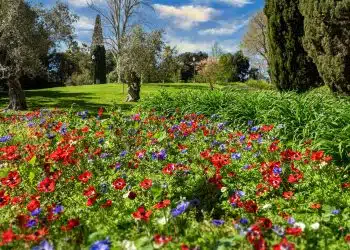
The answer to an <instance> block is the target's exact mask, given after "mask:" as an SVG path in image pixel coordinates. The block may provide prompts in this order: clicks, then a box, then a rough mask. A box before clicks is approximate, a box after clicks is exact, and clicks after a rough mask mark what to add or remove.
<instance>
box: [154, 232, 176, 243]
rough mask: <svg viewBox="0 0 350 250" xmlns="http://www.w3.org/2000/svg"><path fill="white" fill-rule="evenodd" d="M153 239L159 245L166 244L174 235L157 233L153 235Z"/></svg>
mask: <svg viewBox="0 0 350 250" xmlns="http://www.w3.org/2000/svg"><path fill="white" fill-rule="evenodd" d="M153 240H154V242H155V243H156V244H157V245H164V244H167V243H168V242H169V241H171V240H172V237H171V236H164V235H160V234H156V235H154V236H153Z"/></svg>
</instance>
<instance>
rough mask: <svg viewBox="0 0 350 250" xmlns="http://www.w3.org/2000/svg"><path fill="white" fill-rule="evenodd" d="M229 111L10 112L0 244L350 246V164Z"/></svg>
mask: <svg viewBox="0 0 350 250" xmlns="http://www.w3.org/2000/svg"><path fill="white" fill-rule="evenodd" d="M217 95H218V94H217ZM219 97H220V95H219ZM164 98H165V99H167V98H169V97H168V96H164ZM201 98H202V97H199V98H198V99H197V100H199V101H200V100H201ZM212 98H214V97H212ZM222 100H226V99H220V98H219V99H218V103H219V104H218V105H220V103H221V101H222ZM207 101H208V102H209V103H211V101H212V99H207ZM192 104H194V102H192ZM146 106H147V105H146ZM159 106H160V105H158V106H157V107H159ZM162 107H164V106H162ZM184 107H185V108H186V107H187V106H184ZM247 109H249V108H247ZM185 111H186V110H185ZM231 112H235V111H234V110H233V111H231ZM236 112H237V111H236ZM247 112H248V111H247ZM226 118H227V117H222V116H221V117H220V116H219V115H211V116H205V115H203V114H197V113H188V114H183V113H182V110H174V112H173V113H171V114H169V112H168V113H167V114H165V115H164V114H156V113H153V112H151V113H145V112H141V113H135V114H133V115H131V116H123V115H122V113H121V112H118V111H113V112H109V114H103V110H102V109H100V110H99V112H98V116H97V117H96V116H89V114H88V113H87V112H84V111H83V112H69V113H68V112H66V111H59V110H55V111H49V110H40V111H36V112H30V113H27V114H24V115H19V114H18V115H6V114H2V115H1V116H0V121H1V123H0V131H1V132H0V133H1V134H0V176H1V177H0V178H1V186H0V212H1V217H0V232H1V234H0V235H1V238H0V239H1V243H0V244H1V248H2V249H28V248H32V249H53V247H54V248H55V249H93V250H95V249H158V248H163V249H182V250H185V249H233V248H236V249H252V248H253V249H271V248H273V249H276V250H277V249H326V248H327V249H346V248H347V247H349V245H348V244H349V241H350V235H349V226H350V225H349V221H350V220H349V200H350V195H349V187H350V183H349V179H348V176H347V172H346V169H345V168H344V167H339V166H337V165H336V164H335V163H334V162H333V161H332V157H331V156H329V155H327V154H326V153H324V152H323V151H321V150H318V149H317V147H315V146H313V145H311V144H312V142H311V141H305V140H304V141H300V143H295V144H293V145H290V144H289V143H290V142H289V141H287V140H285V138H283V137H280V135H283V133H284V132H285V130H286V127H285V126H288V125H289V124H285V125H283V126H282V125H281V123H280V122H275V123H273V124H270V123H269V124H265V123H261V124H257V123H256V122H254V121H251V120H250V119H247V120H246V121H245V122H244V125H243V120H244V117H242V118H239V119H240V121H241V122H242V124H240V126H236V125H235V124H234V123H232V122H231V123H229V122H226V121H227V119H226ZM252 118H255V116H252ZM282 122H284V120H283V121H282ZM311 148H312V149H311Z"/></svg>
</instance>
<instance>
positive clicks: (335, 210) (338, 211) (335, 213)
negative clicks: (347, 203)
mask: <svg viewBox="0 0 350 250" xmlns="http://www.w3.org/2000/svg"><path fill="white" fill-rule="evenodd" d="M332 214H334V215H337V214H340V210H339V209H334V210H333V211H332Z"/></svg>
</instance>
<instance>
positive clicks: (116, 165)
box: [115, 162, 122, 171]
mask: <svg viewBox="0 0 350 250" xmlns="http://www.w3.org/2000/svg"><path fill="white" fill-rule="evenodd" d="M121 165H122V164H120V163H119V162H117V163H116V164H115V170H116V171H117V170H119V169H120V167H121Z"/></svg>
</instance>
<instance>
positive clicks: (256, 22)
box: [241, 11, 269, 72]
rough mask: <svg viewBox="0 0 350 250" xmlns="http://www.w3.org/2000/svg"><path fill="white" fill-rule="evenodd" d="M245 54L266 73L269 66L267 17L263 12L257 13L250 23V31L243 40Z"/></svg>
mask: <svg viewBox="0 0 350 250" xmlns="http://www.w3.org/2000/svg"><path fill="white" fill-rule="evenodd" d="M241 45H242V48H243V50H244V52H245V53H246V54H247V55H248V56H249V57H250V58H251V60H252V59H253V60H254V62H253V63H255V64H257V65H256V66H259V68H264V71H265V72H266V71H267V69H268V65H269V58H268V40H267V17H266V16H265V14H264V12H263V11H259V12H257V13H256V14H255V15H254V16H253V17H252V18H251V19H250V21H249V24H248V30H247V32H246V33H245V35H244V37H243V40H242V44H241Z"/></svg>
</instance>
